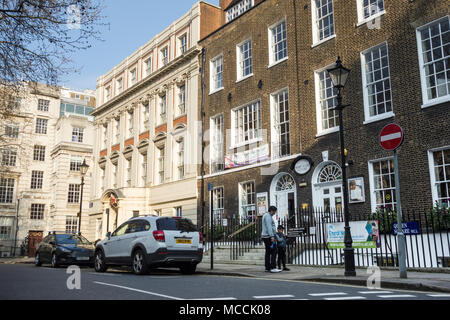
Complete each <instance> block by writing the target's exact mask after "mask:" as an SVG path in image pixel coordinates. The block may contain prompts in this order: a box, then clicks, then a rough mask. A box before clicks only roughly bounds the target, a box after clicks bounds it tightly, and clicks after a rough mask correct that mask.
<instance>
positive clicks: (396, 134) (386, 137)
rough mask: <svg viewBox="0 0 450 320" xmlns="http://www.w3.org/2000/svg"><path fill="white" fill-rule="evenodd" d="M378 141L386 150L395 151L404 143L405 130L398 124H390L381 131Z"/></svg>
mask: <svg viewBox="0 0 450 320" xmlns="http://www.w3.org/2000/svg"><path fill="white" fill-rule="evenodd" d="M378 141H379V142H380V145H381V147H382V148H383V149H384V150H388V151H392V150H395V149H397V148H398V147H400V145H401V144H402V142H403V130H402V128H401V127H400V126H399V125H398V124H395V123H391V124H388V125H387V126H385V127H384V128H383V129H382V130H381V132H380V136H379V138H378Z"/></svg>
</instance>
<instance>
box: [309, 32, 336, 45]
mask: <svg viewBox="0 0 450 320" xmlns="http://www.w3.org/2000/svg"><path fill="white" fill-rule="evenodd" d="M334 38H336V34H333V35H332V36H329V37H328V38H325V39H322V40H320V41H317V42H315V43H313V44H312V45H311V48H314V47H317V46H320V45H321V44H322V43H325V42H327V41H329V40H331V39H334Z"/></svg>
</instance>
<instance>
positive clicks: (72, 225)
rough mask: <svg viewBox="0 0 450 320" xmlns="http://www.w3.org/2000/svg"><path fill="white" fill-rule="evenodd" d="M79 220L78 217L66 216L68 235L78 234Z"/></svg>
mask: <svg viewBox="0 0 450 320" xmlns="http://www.w3.org/2000/svg"><path fill="white" fill-rule="evenodd" d="M77 231H78V218H77V216H66V229H65V232H66V233H77Z"/></svg>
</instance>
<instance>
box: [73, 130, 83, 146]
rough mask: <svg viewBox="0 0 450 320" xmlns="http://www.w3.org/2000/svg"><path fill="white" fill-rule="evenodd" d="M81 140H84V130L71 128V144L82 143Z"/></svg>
mask: <svg viewBox="0 0 450 320" xmlns="http://www.w3.org/2000/svg"><path fill="white" fill-rule="evenodd" d="M74 139H75V140H74ZM83 139H84V128H80V127H73V128H72V142H76V143H83Z"/></svg>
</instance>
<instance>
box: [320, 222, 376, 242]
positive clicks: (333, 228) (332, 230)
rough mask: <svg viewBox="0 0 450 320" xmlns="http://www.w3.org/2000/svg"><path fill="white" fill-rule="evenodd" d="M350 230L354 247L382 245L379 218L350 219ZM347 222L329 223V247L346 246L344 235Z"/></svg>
mask: <svg viewBox="0 0 450 320" xmlns="http://www.w3.org/2000/svg"><path fill="white" fill-rule="evenodd" d="M349 224H350V232H351V235H352V240H353V244H352V246H353V248H358V249H361V248H373V249H375V248H377V247H380V245H381V243H380V234H379V228H378V220H369V221H350V223H349ZM344 227H345V223H344V222H336V223H327V237H328V240H327V243H328V248H329V249H343V248H345V243H344V235H345V229H344Z"/></svg>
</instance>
